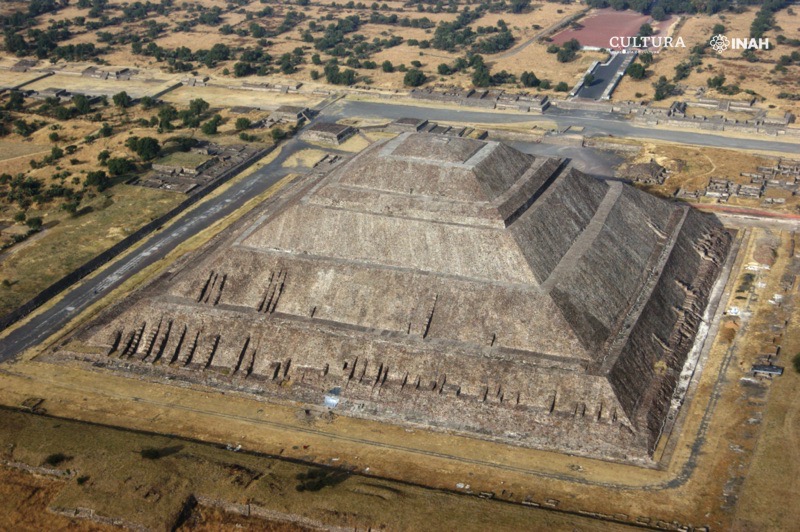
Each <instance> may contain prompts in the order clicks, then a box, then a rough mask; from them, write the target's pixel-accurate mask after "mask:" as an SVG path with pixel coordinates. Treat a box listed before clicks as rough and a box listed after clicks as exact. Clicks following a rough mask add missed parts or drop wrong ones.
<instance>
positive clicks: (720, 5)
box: [587, 0, 753, 20]
mask: <svg viewBox="0 0 800 532" xmlns="http://www.w3.org/2000/svg"><path fill="white" fill-rule="evenodd" d="M587 3H588V4H589V5H590V6H592V7H598V8H603V7H611V8H613V9H616V10H620V11H621V10H624V9H632V10H633V11H638V12H639V13H644V14H647V15H650V16H651V17H653V19H655V20H665V19H666V18H667V17H669V16H670V15H672V14H677V13H690V14H693V13H705V14H707V15H713V14H714V13H718V12H720V11H723V10H727V9H730V8H732V7H734V6H735V5H737V2H735V1H734V0H710V1H707V2H697V1H696V0H588V1H587ZM747 3H753V1H752V0H750V1H748V2H747Z"/></svg>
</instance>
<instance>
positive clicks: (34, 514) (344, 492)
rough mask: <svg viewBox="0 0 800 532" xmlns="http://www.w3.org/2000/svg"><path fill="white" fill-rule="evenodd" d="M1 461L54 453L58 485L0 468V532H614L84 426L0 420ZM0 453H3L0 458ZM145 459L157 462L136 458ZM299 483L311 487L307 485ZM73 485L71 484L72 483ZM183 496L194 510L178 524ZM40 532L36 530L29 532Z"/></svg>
mask: <svg viewBox="0 0 800 532" xmlns="http://www.w3.org/2000/svg"><path fill="white" fill-rule="evenodd" d="M0 442H2V446H3V449H4V452H3V454H4V456H3V458H4V459H6V460H10V461H17V462H18V461H22V462H26V463H33V464H36V466H38V465H39V464H42V463H43V462H44V461H45V460H46V459H47V457H49V456H51V455H53V454H56V453H61V454H63V455H65V457H66V459H65V460H64V462H63V463H62V464H61V465H59V466H58V468H59V469H61V470H67V469H69V470H70V472H71V473H72V476H71V477H70V478H68V479H66V480H51V479H48V478H42V477H36V476H33V475H31V474H29V473H23V472H19V471H15V470H11V469H6V468H0V480H3V482H2V483H0V493H2V494H3V495H5V497H3V498H2V502H0V508H4V509H5V510H7V511H3V512H1V513H0V526H3V525H4V523H3V520H5V521H6V523H7V524H6V526H11V525H13V526H14V528H15V529H17V530H19V529H20V528H21V529H34V528H38V527H46V528H51V529H52V528H61V527H69V528H70V529H75V530H106V529H109V528H110V527H105V526H98V525H95V524H93V523H92V522H89V521H83V520H77V521H76V520H74V519H73V520H71V519H68V518H65V517H62V516H60V515H53V514H52V513H51V512H48V511H47V510H46V509H48V508H49V509H50V510H60V511H69V510H70V509H74V508H92V509H94V510H95V511H96V513H97V515H98V516H100V517H117V516H119V512H120V511H123V512H125V515H126V517H127V518H128V519H126V521H127V522H128V523H130V524H133V525H139V526H145V527H147V528H148V529H151V530H169V529H170V528H171V525H172V524H175V523H180V524H179V527H178V530H241V529H245V530H274V531H302V530H312V529H318V528H319V526H320V525H322V524H323V523H324V524H326V525H333V526H343V527H357V528H359V529H366V528H367V527H372V528H377V529H389V530H421V529H425V528H428V527H429V526H430V524H431V523H436V524H437V525H438V526H440V527H443V528H444V529H456V528H458V529H461V530H476V531H477V530H486V529H488V528H490V527H499V528H502V529H516V530H521V529H525V528H528V529H529V528H530V527H531V526H534V527H536V528H540V529H544V528H546V529H548V530H600V531H604V530H621V529H623V527H621V526H620V525H617V524H613V523H603V522H600V521H595V520H592V519H589V518H586V517H581V516H576V515H569V514H561V513H555V512H551V511H547V510H542V509H537V508H530V507H526V506H522V505H508V504H504V503H502V502H495V501H490V500H485V499H481V498H478V497H477V496H467V495H462V494H457V493H453V492H452V491H450V492H446V491H437V490H430V489H426V488H423V487H417V486H412V485H406V484H401V483H397V482H392V481H390V480H385V479H380V478H375V477H372V476H365V475H361V474H358V472H357V471H353V470H352V468H353V466H352V465H351V464H348V463H342V464H339V465H340V466H342V467H341V468H340V469H338V470H332V469H327V468H320V467H317V466H314V465H313V464H307V463H302V462H299V463H298V462H290V461H286V460H282V459H280V458H277V457H266V456H256V455H251V454H245V453H234V452H231V451H228V450H225V449H224V448H220V447H218V446H212V445H207V444H201V443H196V442H192V441H187V440H181V439H175V438H167V437H163V436H156V435H150V434H143V433H134V432H128V431H124V430H118V429H113V428H107V427H101V426H92V425H86V424H83V423H78V422H73V421H69V420H62V419H55V418H49V417H45V416H36V415H32V414H24V413H20V412H14V411H10V410H5V409H3V410H2V411H0ZM6 449H13V450H11V451H7V450H6ZM145 449H152V450H154V451H156V453H157V456H158V457H157V458H151V459H147V458H144V457H143V456H142V453H141V451H142V450H145ZM308 477H311V479H310V480H309V479H308ZM79 478H80V479H82V480H81V482H80V483H79V482H78V479H79ZM191 497H196V498H198V499H200V500H201V501H208V502H204V504H205V505H201V506H197V507H195V508H194V510H193V511H192V512H191V514H190V515H189V516H188V517H184V518H179V516H180V513H181V511H182V510H183V508H184V507H185V505H186V504H187V501H188V500H190V498H191ZM213 501H226V502H229V503H237V504H251V505H255V506H259V507H261V508H263V509H264V510H266V511H268V512H271V513H272V514H271V519H269V520H268V521H265V520H264V519H259V518H256V517H250V518H246V517H244V516H241V515H237V514H235V513H231V512H226V511H225V509H224V508H220V507H218V506H213ZM39 529H42V528H39Z"/></svg>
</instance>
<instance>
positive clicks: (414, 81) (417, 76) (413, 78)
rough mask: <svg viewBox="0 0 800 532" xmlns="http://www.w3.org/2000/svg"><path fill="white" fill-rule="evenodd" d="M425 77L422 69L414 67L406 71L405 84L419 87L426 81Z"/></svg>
mask: <svg viewBox="0 0 800 532" xmlns="http://www.w3.org/2000/svg"><path fill="white" fill-rule="evenodd" d="M425 79H426V78H425V74H423V73H422V71H421V70H418V69H416V68H412V69H411V70H409V71H408V72H406V75H405V76H404V77H403V84H404V85H406V86H407V87H419V86H420V85H422V84H423V83H425Z"/></svg>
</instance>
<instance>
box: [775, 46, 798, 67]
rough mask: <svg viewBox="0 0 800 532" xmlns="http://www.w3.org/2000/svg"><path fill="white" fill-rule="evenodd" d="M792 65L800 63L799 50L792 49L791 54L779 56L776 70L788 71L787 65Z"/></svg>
mask: <svg viewBox="0 0 800 532" xmlns="http://www.w3.org/2000/svg"><path fill="white" fill-rule="evenodd" d="M790 65H800V52H799V51H797V50H794V51H792V53H791V54H789V55H782V56H780V58H778V64H777V65H775V71H776V72H786V67H787V66H790Z"/></svg>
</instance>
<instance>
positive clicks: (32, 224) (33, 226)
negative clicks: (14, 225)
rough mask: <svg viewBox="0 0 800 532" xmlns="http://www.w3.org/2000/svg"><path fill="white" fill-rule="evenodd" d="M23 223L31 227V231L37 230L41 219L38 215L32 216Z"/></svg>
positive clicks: (40, 225) (40, 226) (40, 224)
mask: <svg viewBox="0 0 800 532" xmlns="http://www.w3.org/2000/svg"><path fill="white" fill-rule="evenodd" d="M25 225H27V226H28V227H30V228H31V231H38V230H40V229H41V228H42V219H41V218H40V217H39V216H33V217H31V218H28V219H27V220H25Z"/></svg>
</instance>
